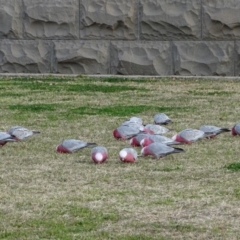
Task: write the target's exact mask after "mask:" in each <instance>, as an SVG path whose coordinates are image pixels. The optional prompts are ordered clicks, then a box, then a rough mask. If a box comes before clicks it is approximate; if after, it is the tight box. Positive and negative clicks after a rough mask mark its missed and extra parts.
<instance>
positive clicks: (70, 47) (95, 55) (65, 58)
mask: <svg viewBox="0 0 240 240" xmlns="http://www.w3.org/2000/svg"><path fill="white" fill-rule="evenodd" d="M109 46H110V42H109V41H64V40H63V41H54V49H55V58H54V72H56V73H62V74H108V73H109V66H110V54H109V49H110V47H109Z"/></svg>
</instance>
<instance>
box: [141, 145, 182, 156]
mask: <svg viewBox="0 0 240 240" xmlns="http://www.w3.org/2000/svg"><path fill="white" fill-rule="evenodd" d="M181 152H184V150H183V149H182V148H175V147H170V146H167V145H166V144H163V143H159V142H155V143H151V144H150V145H148V146H146V147H144V148H142V150H141V154H142V156H148V155H151V156H153V157H155V158H161V157H164V156H166V155H169V154H172V153H181Z"/></svg>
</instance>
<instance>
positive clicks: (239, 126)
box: [231, 123, 240, 136]
mask: <svg viewBox="0 0 240 240" xmlns="http://www.w3.org/2000/svg"><path fill="white" fill-rule="evenodd" d="M231 134H232V135H233V136H237V135H240V123H236V124H235V125H234V126H233V127H232V129H231Z"/></svg>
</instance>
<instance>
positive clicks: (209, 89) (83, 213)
mask: <svg viewBox="0 0 240 240" xmlns="http://www.w3.org/2000/svg"><path fill="white" fill-rule="evenodd" d="M239 93H240V82H239V81H231V80H226V81H224V80H211V79H209V80H204V79H185V80H184V79H175V78H166V79H139V80H133V79H124V78H106V79H104V78H87V77H78V78H54V77H51V76H49V77H47V78H1V79H0V109H1V117H0V131H6V130H8V129H9V128H10V127H11V126H14V125H21V126H24V127H27V128H30V129H34V130H38V131H40V132H41V134H40V135H37V136H33V137H31V138H29V139H27V140H26V141H23V142H16V143H8V144H6V145H5V146H4V147H1V148H0V190H1V192H0V239H7V240H10V239H29V240H35V239H61V240H72V239H76V240H79V239H81V240H85V239H86V240H92V239H113V240H141V239H142V240H150V239H157V240H163V239H231V240H232V239H239V235H240V230H239V224H240V207H239V206H240V184H239V183H240V171H238V170H239V169H240V158H239V156H240V154H239V153H240V147H239V146H240V138H239V137H232V136H231V135H230V133H223V134H221V135H219V136H217V137H216V138H215V139H211V140H207V139H206V140H202V141H198V142H196V143H194V144H192V145H182V146H180V147H182V148H184V150H185V153H181V154H174V155H169V156H167V157H165V158H162V159H159V160H157V159H153V158H151V157H146V158H139V159H138V160H137V162H136V163H135V164H127V163H123V162H120V160H119V158H118V153H119V151H120V150H121V149H122V148H123V147H129V141H117V140H115V139H114V138H113V136H112V131H113V129H115V128H116V127H118V126H119V125H120V124H121V123H122V122H123V121H124V120H126V119H128V118H129V117H132V116H139V117H141V118H142V119H143V120H144V122H145V123H153V116H154V114H155V113H158V112H164V113H166V114H167V115H168V116H169V117H170V118H171V119H172V120H173V122H174V123H173V124H172V125H171V126H170V128H172V129H173V131H171V132H169V133H168V134H167V136H169V137H171V136H173V135H174V134H175V133H176V132H179V131H180V130H183V129H185V128H199V127H200V126H201V125H203V124H210V125H216V126H220V127H229V128H231V127H232V126H233V125H234V124H235V123H237V122H240V105H239ZM67 138H76V139H80V140H84V141H89V142H96V143H98V144H99V145H102V146H105V147H106V148H107V149H108V152H109V159H108V160H107V161H106V162H105V163H104V164H99V165H96V164H94V163H93V161H92V160H91V158H90V152H91V148H85V149H82V150H80V151H78V152H76V153H74V154H67V155H66V154H59V153H56V152H55V147H56V146H57V145H58V144H59V143H60V142H61V141H62V140H63V139H67ZM140 150H141V149H140V148H137V151H138V153H140Z"/></svg>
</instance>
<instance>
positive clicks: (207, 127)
mask: <svg viewBox="0 0 240 240" xmlns="http://www.w3.org/2000/svg"><path fill="white" fill-rule="evenodd" d="M220 129H221V128H220V127H216V126H211V125H202V126H201V127H200V128H199V130H201V131H203V132H205V133H217V132H218V131H219V130H220Z"/></svg>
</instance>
